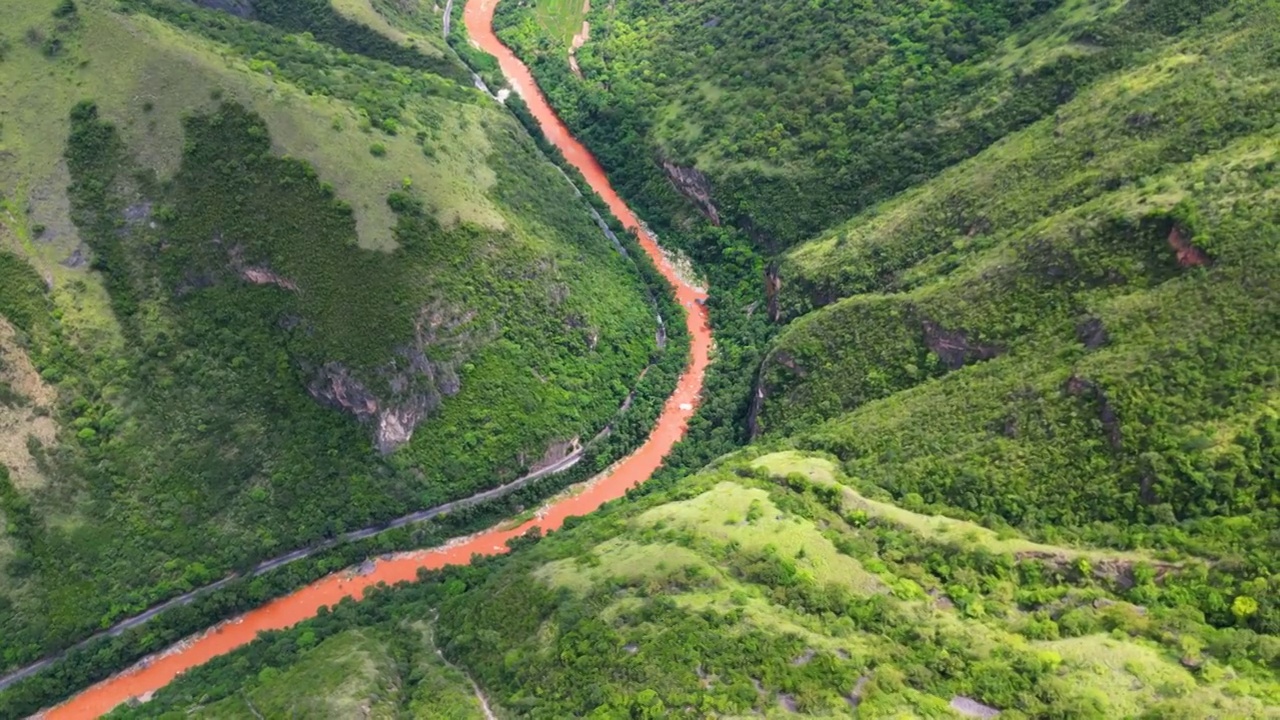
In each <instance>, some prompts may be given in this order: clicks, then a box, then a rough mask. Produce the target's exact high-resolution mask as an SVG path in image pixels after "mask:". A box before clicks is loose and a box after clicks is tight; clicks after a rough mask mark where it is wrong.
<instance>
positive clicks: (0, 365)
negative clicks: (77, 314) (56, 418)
mask: <svg viewBox="0 0 1280 720" xmlns="http://www.w3.org/2000/svg"><path fill="white" fill-rule="evenodd" d="M16 336H17V333H16V332H15V331H14V329H13V326H11V325H10V324H9V323H8V322H6V321H5V320H3V319H0V386H3V387H8V388H9V389H10V391H11V392H12V394H13V396H14V397H15V399H13V400H10V401H9V402H4V401H3V399H2V398H0V464H3V465H5V466H6V467H8V468H9V471H10V475H11V477H12V478H13V482H14V484H15V485H17V487H19V488H21V489H28V490H29V489H33V488H38V487H41V486H43V485H44V484H45V483H46V481H47V478H45V477H44V475H43V474H41V472H40V469H39V467H38V466H37V465H36V461H35V458H34V457H32V455H31V452H30V450H29V449H28V444H29V440H28V438H35V440H36V441H37V442H39V443H40V445H42V446H43V447H46V448H47V447H50V446H52V445H53V444H54V442H55V441H56V440H57V426H56V425H55V424H54V422H53V418H52V417H50V416H49V415H48V414H47V413H44V412H38V409H41V410H48V409H49V408H50V407H51V406H52V405H53V402H54V399H55V397H56V394H55V393H54V390H53V389H52V388H50V387H49V386H48V385H45V384H44V381H43V380H41V379H40V374H39V373H38V372H36V369H35V366H33V365H32V364H31V359H30V358H29V357H27V353H26V351H25V350H23V349H22V348H21V347H20V346H19V345H18V342H17V337H16Z"/></svg>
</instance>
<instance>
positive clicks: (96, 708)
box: [42, 0, 711, 720]
mask: <svg viewBox="0 0 1280 720" xmlns="http://www.w3.org/2000/svg"><path fill="white" fill-rule="evenodd" d="M497 3H498V0H469V2H467V6H466V10H465V11H464V13H463V17H464V20H465V22H466V27H467V32H468V33H469V34H470V36H471V38H472V40H473V41H475V42H476V44H478V45H479V46H480V47H481V48H482V49H483V50H485V51H486V52H488V53H489V54H491V55H493V56H495V57H496V58H498V63H499V65H500V66H501V68H502V72H503V74H505V75H506V77H507V79H508V81H509V82H510V83H511V86H512V87H513V89H514V90H515V91H516V92H517V93H519V94H520V95H521V96H522V97H523V98H524V100H525V102H526V103H527V104H528V106H529V110H530V111H531V112H532V113H533V116H534V117H535V118H537V120H538V123H539V124H540V125H541V126H542V131H543V133H544V134H545V135H546V137H547V139H548V140H549V141H551V143H553V144H554V145H555V146H556V147H557V148H559V149H560V152H561V153H563V154H564V157H565V159H566V160H568V161H569V162H570V163H571V164H573V166H574V167H576V168H577V169H578V170H579V171H580V172H581V173H582V175H583V177H585V178H586V180H587V184H588V185H590V186H591V189H593V190H595V191H596V193H597V194H599V195H600V197H601V198H603V199H604V201H605V202H606V203H607V204H608V205H609V209H610V210H612V211H613V214H614V215H615V216H616V217H617V218H618V219H619V220H621V221H622V223H623V225H625V226H627V227H629V228H637V229H639V228H641V225H640V222H639V221H638V220H637V218H636V216H635V215H634V214H633V213H632V212H631V210H630V208H628V207H627V206H626V204H625V203H623V202H622V198H620V197H618V194H617V193H616V192H615V191H614V189H613V187H612V186H611V185H610V184H609V180H608V178H607V177H606V176H605V173H604V170H603V169H602V168H601V167H600V164H599V163H598V162H596V159H595V157H594V156H592V155H591V153H590V152H588V151H587V149H586V148H585V147H584V146H583V145H582V144H581V143H579V142H578V141H577V139H576V138H574V137H573V135H571V134H570V133H569V129H568V128H567V127H565V125H564V123H562V122H560V119H559V118H557V117H556V115H555V113H554V112H552V110H551V107H550V106H549V105H548V104H547V101H546V98H545V97H543V95H542V92H541V91H540V90H539V89H538V86H537V84H536V83H535V82H534V81H533V76H532V75H531V74H530V73H529V69H528V68H526V67H525V66H524V64H523V63H521V62H520V61H519V60H518V59H517V58H516V56H515V55H514V54H513V53H512V52H511V51H510V50H508V49H507V48H506V47H504V46H503V45H502V43H501V42H499V41H498V38H497V36H496V35H494V34H493V29H492V22H493V11H494V8H495V7H496V6H497ZM639 235H640V245H641V246H642V247H643V248H644V251H645V252H646V253H648V255H649V257H651V258H652V259H653V261H654V262H655V263H656V264H657V266H658V268H659V269H660V270H661V271H662V274H663V275H665V276H666V277H667V279H668V280H670V281H671V283H672V285H674V286H675V288H676V296H677V298H678V299H679V301H680V304H681V305H683V306H684V308H685V322H686V323H687V324H688V327H689V336H690V339H691V342H690V357H689V365H688V367H686V368H685V371H684V374H683V375H682V376H681V377H680V381H679V383H678V384H677V386H676V390H675V392H674V393H673V394H672V395H671V397H669V398H667V402H666V405H665V406H664V407H663V410H662V414H661V415H660V416H659V417H658V422H657V425H656V426H655V427H654V429H653V432H652V433H651V434H650V435H649V437H648V439H647V440H645V442H644V444H643V445H641V446H640V448H639V449H637V450H636V451H635V452H633V453H632V454H631V455H629V456H627V457H626V458H625V459H623V460H621V461H620V462H618V463H616V464H615V465H614V466H613V467H612V468H610V469H609V470H608V471H606V472H605V473H603V474H602V475H600V476H599V477H597V478H595V479H593V480H591V481H590V482H589V483H587V485H586V486H585V488H584V489H582V491H581V492H578V493H577V494H574V495H572V496H568V497H564V498H561V499H558V500H553V501H552V502H551V503H550V504H548V505H546V506H544V507H543V508H542V509H541V510H539V511H538V513H537V515H536V516H535V517H534V518H533V519H532V520H529V521H527V522H524V523H520V524H518V525H514V526H508V525H502V526H499V527H497V528H494V529H491V530H488V531H484V532H481V533H478V534H476V535H472V536H469V537H467V538H465V539H462V540H459V541H456V542H454V543H451V544H448V545H445V546H443V547H440V548H434V549H430V550H421V551H416V552H410V553H402V554H400V555H396V556H393V557H391V558H389V559H379V560H377V561H375V562H374V566H373V568H372V570H371V571H369V572H365V573H362V574H357V573H354V572H352V571H350V570H347V571H343V572H338V573H334V574H333V575H329V576H328V577H325V578H322V579H320V580H318V581H316V582H314V583H312V584H311V585H308V586H306V587H304V588H302V589H300V590H298V591H297V592H294V593H293V594H291V595H287V596H285V597H282V598H279V599H277V600H274V601H272V602H270V603H267V604H266V605H263V606H262V607H260V608H257V609H256V610H251V611H249V612H247V613H245V614H244V615H241V616H239V617H236V618H233V619H231V620H228V621H226V622H223V623H219V624H218V625H216V626H214V627H213V628H210V629H209V630H207V631H205V632H204V633H203V634H201V635H198V636H196V637H193V638H189V639H188V640H186V641H184V642H182V643H180V644H178V645H177V646H175V647H174V648H171V649H170V650H168V651H165V652H163V653H160V654H158V655H156V656H152V657H151V658H148V659H146V660H143V661H142V662H141V663H139V664H138V665H135V666H134V667H133V668H130V669H129V670H126V671H124V672H122V673H120V674H118V675H115V676H112V677H111V678H108V679H107V680H104V681H103V682H101V683H98V684H97V685H94V686H92V687H90V688H89V689H87V690H85V691H83V692H81V693H80V694H79V695H76V696H75V697H73V698H71V699H70V700H68V701H67V702H65V703H63V704H62V705H59V706H57V707H55V708H53V709H50V710H47V711H45V712H44V713H42V716H43V717H45V718H48V720H55V719H62V718H68V719H69V718H75V719H76V720H80V719H82V718H90V717H97V716H99V715H102V714H104V713H106V712H108V711H109V710H111V709H112V708H113V707H115V706H116V705H119V704H120V703H123V702H125V701H127V700H129V699H130V698H136V697H146V696H147V695H148V694H149V693H152V692H155V691H156V690H158V689H160V688H161V687H164V686H165V685H166V684H168V683H169V682H170V681H171V680H173V679H174V678H175V677H176V676H177V675H179V674H180V673H182V672H184V671H186V670H189V669H190V668H193V667H196V666H198V665H201V664H203V663H205V662H207V661H208V660H210V659H212V658H214V657H217V656H218V655H222V654H225V653H228V652H231V651H232V650H234V649H236V648H238V647H240V646H242V645H245V644H247V643H249V642H251V641H253V639H254V638H256V637H257V635H258V633H260V632H262V631H265V630H280V629H283V628H287V627H290V626H292V625H295V624H297V623H299V622H301V621H303V620H306V619H307V618H310V617H313V616H314V615H315V614H316V612H317V611H318V610H319V609H320V608H321V607H324V606H327V605H333V604H336V603H337V602H338V601H339V600H342V599H343V598H346V597H353V598H356V599H359V598H360V597H361V596H362V594H363V592H364V590H365V589H366V588H369V587H372V586H374V585H377V584H378V583H387V584H395V583H398V582H401V581H405V580H414V579H416V578H417V574H418V569H419V568H426V569H436V568H440V567H444V566H445V565H464V564H466V563H468V562H470V560H471V556H472V555H473V554H478V555H493V554H497V553H502V552H506V545H505V543H506V541H507V540H510V539H511V538H514V537H517V536H519V535H522V534H524V533H525V532H526V531H528V530H529V529H530V528H532V527H535V526H536V527H540V528H542V529H543V531H548V530H555V529H557V528H559V527H560V526H561V525H562V524H563V523H564V521H565V518H568V517H571V516H576V515H586V514H588V513H590V512H592V511H593V510H595V509H596V508H598V507H600V506H601V505H602V504H604V503H605V502H608V501H609V500H613V499H616V498H619V497H622V496H623V495H624V494H625V493H626V491H627V490H628V489H629V488H631V487H634V486H636V485H638V484H640V483H642V482H644V481H645V480H647V479H648V478H649V476H650V475H652V474H653V472H654V471H655V470H657V469H658V467H659V466H661V465H662V459H663V458H664V457H666V455H667V453H668V452H670V451H671V448H672V446H674V445H675V443H676V441H678V440H679V439H680V438H681V437H683V436H684V432H685V427H686V424H687V423H688V421H689V418H690V417H691V416H692V415H693V412H694V407H695V406H696V404H697V400H698V395H699V393H700V392H701V390H702V382H703V377H704V375H705V373H706V369H707V364H708V362H709V360H710V351H711V329H710V326H709V324H708V322H707V314H706V309H705V308H704V307H703V306H702V304H701V302H700V301H702V300H704V299H705V298H706V296H705V293H703V292H702V291H701V290H699V289H697V288H695V287H693V286H691V285H690V284H688V283H687V282H686V281H685V280H684V279H682V278H681V277H680V276H679V274H678V273H676V271H675V269H674V268H673V267H672V265H671V264H670V263H669V262H668V261H667V259H666V258H665V257H664V256H663V254H662V251H661V250H660V249H659V248H658V245H657V243H656V242H655V241H654V239H653V237H651V236H650V235H649V234H648V233H647V232H645V231H643V230H640V231H639Z"/></svg>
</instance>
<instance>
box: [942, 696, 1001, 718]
mask: <svg viewBox="0 0 1280 720" xmlns="http://www.w3.org/2000/svg"><path fill="white" fill-rule="evenodd" d="M951 709H952V710H955V711H956V712H958V713H960V714H961V715H967V716H969V717H975V718H984V720H990V718H993V717H995V716H997V715H999V714H1000V711H999V710H997V709H996V708H993V707H991V706H990V705H983V704H982V703H980V702H978V701H977V700H974V699H973V698H969V697H965V696H964V695H956V696H955V697H953V698H951Z"/></svg>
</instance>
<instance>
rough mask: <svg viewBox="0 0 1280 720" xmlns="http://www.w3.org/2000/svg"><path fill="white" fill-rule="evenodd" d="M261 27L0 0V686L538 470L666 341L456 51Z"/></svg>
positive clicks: (333, 16) (189, 14)
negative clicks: (111, 628) (258, 575)
mask: <svg viewBox="0 0 1280 720" xmlns="http://www.w3.org/2000/svg"><path fill="white" fill-rule="evenodd" d="M233 4H234V3H233ZM215 5H216V3H215ZM250 6H251V7H252V16H253V17H254V18H256V19H255V20H245V19H241V18H238V17H236V16H234V15H232V14H228V13H223V12H217V11H213V10H204V9H201V8H199V7H196V6H194V5H191V4H189V3H185V2H178V1H177V0H174V1H172V2H170V1H168V0H155V1H154V2H152V1H150V0H136V1H131V2H126V3H121V4H117V3H114V2H105V1H104V2H98V1H96V0H84V1H82V2H78V3H72V2H57V1H52V0H51V1H49V2H6V3H4V7H3V14H4V16H5V18H6V21H5V27H4V29H3V34H4V37H3V48H4V52H3V61H2V62H0V96H2V97H3V102H2V103H0V105H2V106H3V110H0V122H2V123H3V128H2V130H0V132H2V135H0V143H3V144H2V145H0V173H3V175H2V177H3V178H4V181H3V187H4V191H3V192H4V196H3V203H4V205H3V212H2V213H0V221H2V222H0V237H2V238H3V242H4V251H3V252H0V317H2V318H3V320H2V321H0V347H2V348H3V351H4V367H3V369H0V379H2V380H3V382H4V384H3V385H0V389H3V394H2V395H0V410H3V415H2V416H0V420H3V423H0V438H2V439H3V444H4V450H3V453H2V454H0V458H2V459H3V461H4V464H5V465H6V466H9V467H11V469H12V472H5V473H4V481H3V482H2V483H0V490H3V492H0V497H3V498H4V502H3V504H0V517H2V518H3V523H0V527H3V528H4V530H5V532H4V537H5V539H4V541H3V542H2V543H0V559H3V560H4V561H5V562H4V565H3V568H0V666H3V667H5V668H8V667H13V666H16V665H18V664H21V663H24V662H29V661H31V660H33V659H35V658H37V657H39V656H40V655H41V654H42V653H45V652H48V651H50V650H52V649H56V648H58V647H62V646H65V645H66V644H68V643H69V642H71V641H73V640H75V639H78V638H79V637H82V636H83V635H85V634H87V633H88V632H90V631H92V630H95V629H100V628H103V627H106V626H107V625H109V624H110V623H112V622H113V621H115V620H117V619H120V618H123V617H127V616H129V615H131V614H133V613H136V612H139V611H141V610H143V609H145V608H146V607H148V606H149V605H151V604H153V603H155V602H157V601H159V600H161V599H164V598H166V597H169V596H172V595H176V594H178V593H180V592H183V591H185V590H188V589H191V588H192V587H195V586H199V585H202V584H204V583H207V582H210V581H212V580H215V579H217V578H220V577H222V576H223V575H225V574H226V573H227V572H229V571H231V570H232V569H233V568H245V567H248V566H250V565H251V564H252V563H254V562H256V561H257V560H259V559H262V558H264V557H270V556H272V555H276V554H280V553H283V552H286V551H288V550H290V549H292V548H295V547H300V546H303V545H306V544H308V543H311V542H314V541H316V540H318V539H321V538H323V537H328V536H332V535H333V534H335V533H337V532H341V531H344V530H351V529H355V528H359V527H363V526H366V525H370V524H373V523H375V522H379V521H382V520H386V519H389V518H391V517H395V516H397V515H401V514H404V513H406V512H408V511H411V510H414V509H418V508H422V507H429V506H431V505H434V504H438V503H440V502H443V501H445V500H447V499H451V498H455V497H459V496H462V495H467V494H470V493H471V492H474V491H476V490H478V489H482V488H485V487H489V486H493V485H497V484H499V483H500V482H503V481H506V480H510V479H512V478H514V477H516V476H517V475H519V474H521V473H522V472H523V471H524V470H527V469H529V468H530V467H536V466H539V465H540V464H543V463H550V462H552V461H556V460H559V459H561V457H563V456H564V454H565V453H567V452H569V451H570V450H571V449H572V448H574V447H576V446H578V445H580V444H581V443H583V442H586V441H587V440H588V439H589V438H591V437H592V436H593V435H595V434H596V433H597V432H598V431H600V430H601V429H602V428H603V427H604V426H605V425H606V424H607V423H609V422H610V421H611V420H612V419H613V418H614V417H615V415H616V414H617V412H618V408H619V407H620V406H621V405H622V403H623V401H624V399H625V398H626V396H627V394H628V391H629V388H631V387H632V386H634V384H635V383H636V380H637V378H638V377H639V376H640V375H641V372H642V371H643V370H644V369H645V367H646V365H647V364H648V363H649V362H650V360H651V357H652V356H653V355H654V354H655V353H656V352H657V348H656V343H655V335H656V331H657V324H656V320H655V318H654V308H653V304H652V302H651V297H650V290H649V289H648V288H646V287H645V285H644V283H643V282H642V281H641V275H640V273H639V272H638V271H637V269H636V267H635V266H634V265H633V264H632V262H631V261H630V260H629V259H627V258H626V257H624V256H623V255H622V254H621V253H620V252H619V251H618V249H617V248H616V247H615V246H614V244H613V243H611V242H610V241H609V239H607V238H606V237H605V236H604V235H603V234H601V232H600V231H599V229H598V228H597V227H596V225H595V224H594V222H593V220H592V219H591V216H590V215H589V213H588V212H587V208H586V207H585V205H584V204H583V203H582V201H581V200H579V199H577V198H575V197H574V191H573V188H572V187H571V186H570V184H569V183H567V182H566V181H565V180H564V178H563V177H561V175H560V173H559V171H558V170H557V169H556V168H555V167H554V166H553V165H551V164H550V163H547V162H546V161H545V159H544V158H543V157H542V156H541V155H540V154H539V153H538V151H537V149H536V148H535V146H534V144H533V142H532V141H531V140H530V139H529V137H528V136H527V134H526V133H525V132H524V131H523V130H522V129H521V128H520V126H519V124H518V123H517V122H516V121H515V120H514V119H513V118H512V117H511V116H510V115H509V114H508V113H507V112H505V111H504V110H502V108H501V107H500V106H499V105H498V104H497V103H494V102H493V101H492V100H491V99H490V98H488V97H486V96H485V95H484V94H482V93H480V92H478V91H476V90H474V89H473V88H472V87H471V79H470V74H469V73H468V72H467V71H466V69H465V68H464V67H463V66H462V65H461V64H460V63H459V62H458V61H457V59H456V58H455V57H454V56H453V55H452V54H450V53H446V52H445V51H444V50H443V49H441V48H440V47H436V51H435V53H434V54H424V53H423V52H419V51H418V50H414V49H406V47H404V46H402V45H399V44H397V43H395V42H393V41H390V40H387V39H384V38H383V37H382V36H381V35H379V34H377V33H376V32H375V31H373V30H370V29H368V28H365V27H364V26H362V25H359V24H356V23H353V22H351V21H349V20H345V19H344V16H343V15H341V14H339V13H338V12H337V11H336V10H334V9H332V8H330V7H329V5H328V4H327V3H294V4H288V3H270V2H265V1H264V2H256V3H241V4H239V5H237V6H236V8H232V9H237V8H239V9H244V8H247V7H250ZM277 23H278V24H277ZM304 31H305V32H304ZM427 49H428V50H429V49H430V48H427ZM24 260H26V261H29V263H30V264H28V262H24ZM33 368H34V370H38V372H39V376H38V377H35V376H34V375H33ZM51 424H53V425H56V432H53V431H52V429H51Z"/></svg>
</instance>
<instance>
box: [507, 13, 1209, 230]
mask: <svg viewBox="0 0 1280 720" xmlns="http://www.w3.org/2000/svg"><path fill="white" fill-rule="evenodd" d="M1225 4H1226V3H1225V2H1223V1H1221V0H1214V1H1213V2H1202V1H1201V0H1194V1H1192V0H1177V1H1175V2H1171V1H1169V0H1135V1H1134V2H1124V1H1123V0H1114V1H1113V0H1034V1H1033V0H964V1H962V2H933V1H931V0H912V1H910V2H887V1H885V2H881V1H872V2H858V3H852V2H817V3H815V2H800V1H799V0H790V1H787V2H778V3H749V4H747V5H745V6H744V5H743V4H741V3H735V2H731V1H730V0H713V1H709V2H699V3H659V2H647V1H645V0H619V1H618V2H610V3H593V4H592V5H591V11H590V12H589V13H588V16H587V20H588V22H589V23H590V40H589V42H587V43H586V44H585V45H584V46H583V47H581V48H579V49H578V50H576V51H575V53H574V55H575V58H576V63H577V67H578V68H580V72H579V73H575V72H574V71H573V70H572V68H571V67H570V65H569V63H568V62H567V61H566V58H567V54H568V48H567V47H566V44H567V41H566V40H565V39H564V38H563V37H562V36H560V35H559V34H557V33H555V32H553V31H550V30H548V29H547V28H546V23H545V21H544V20H543V18H544V16H545V15H546V14H547V13H548V12H549V11H554V9H555V8H557V7H559V3H556V2H551V1H550V0H529V1H527V2H512V3H502V4H500V5H499V16H498V20H497V25H498V27H499V28H500V36H501V37H502V38H503V39H504V40H506V41H507V42H509V43H511V45H512V46H513V47H514V48H515V49H516V51H517V52H519V53H520V54H521V55H522V56H523V57H524V58H525V59H526V61H529V62H530V63H531V65H532V67H533V68H534V71H535V72H536V73H537V74H538V76H539V78H540V79H541V80H540V82H541V84H542V85H544V86H545V87H546V89H547V91H548V92H549V94H550V97H551V98H552V100H553V101H554V103H555V105H556V106H557V107H558V108H560V110H561V112H562V114H564V115H565V117H566V120H567V121H568V122H569V124H570V125H571V126H573V127H575V128H576V129H580V130H581V132H582V135H583V138H584V140H586V141H587V142H588V144H590V145H591V146H592V147H593V148H596V152H597V154H598V155H600V158H601V162H602V163H603V164H604V165H605V167H607V168H609V169H610V170H611V171H612V172H613V173H614V174H615V175H617V176H618V178H619V181H620V182H621V183H622V185H623V187H624V189H625V190H627V191H630V194H632V195H633V196H640V195H642V194H645V193H649V194H653V193H657V192H659V191H658V190H657V189H656V188H655V187H654V181H653V179H652V175H653V174H654V173H655V171H657V172H658V173H659V174H660V175H665V177H666V178H670V181H671V182H673V183H674V184H675V185H676V186H677V187H678V188H679V189H680V190H681V191H682V192H683V193H684V194H685V195H686V196H688V197H689V198H690V199H691V201H692V204H693V205H694V206H695V207H697V208H698V210H699V211H700V212H701V213H702V214H704V215H705V216H707V217H708V218H710V219H711V221H712V222H713V223H715V224H717V225H719V224H722V223H724V224H729V225H734V226H737V227H740V228H743V229H745V230H746V231H747V232H748V233H749V234H750V235H751V236H752V238H753V239H754V240H755V241H756V242H757V243H760V244H763V245H764V246H766V247H769V248H770V249H776V248H778V247H783V246H786V245H789V244H792V243H795V242H797V241H800V240H803V239H806V238H808V237H810V236H811V235H813V234H814V233H815V232H817V231H820V230H822V229H823V228H826V227H828V226H829V225H831V224H832V223H835V222H839V221H842V220H845V219H847V218H848V217H849V216H850V215H852V214H853V213H854V212H856V211H858V210H860V209H862V208H864V207H866V206H867V205H868V204H869V203H872V202H875V201H877V200H881V199H884V198H886V197H888V196H890V195H891V194H893V193H895V192H897V191H900V190H902V189H904V188H906V187H909V186H911V185H913V184H916V183H918V182H920V181H921V180H923V179H925V178H928V177H929V176H930V175H932V174H933V173H935V172H937V171H939V170H941V169H942V168H945V167H947V166H948V165H950V164H952V163H954V162H956V161H958V160H961V159H963V158H965V157H969V156H971V155H973V154H974V153H976V152H978V151H980V150H982V149H983V148H985V147H987V146H988V145H990V144H991V143H993V142H995V141H996V140H998V139H999V138H1001V137H1002V136H1004V135H1005V134H1007V133H1008V132H1010V131H1012V130H1015V129H1017V128H1019V127H1022V126H1024V125H1026V124H1027V123H1030V122H1033V121H1035V120H1036V119H1039V118H1042V117H1045V116H1048V115H1051V114H1052V113H1053V111H1054V108H1055V107H1057V106H1058V105H1060V104H1062V103H1063V102H1066V101H1068V100H1069V99H1070V98H1071V97H1072V96H1073V95H1074V94H1075V92H1076V91H1077V90H1078V89H1079V88H1082V87H1084V86H1086V85H1087V84H1088V83H1089V82H1090V81H1092V80H1093V79H1095V78H1097V77H1099V76H1100V75H1101V74H1103V73H1106V72H1109V71H1112V70H1114V69H1116V68H1118V67H1122V66H1124V65H1126V64H1128V63H1129V62H1132V61H1133V60H1134V59H1135V58H1136V57H1140V56H1141V54H1142V53H1143V52H1145V51H1146V50H1147V49H1148V48H1150V47H1151V46H1153V45H1157V44H1159V43H1160V41H1161V38H1162V37H1164V35H1166V34H1173V33H1176V32H1177V31H1179V30H1181V29H1182V28H1184V27H1186V26H1187V25H1189V24H1193V23H1194V22H1195V21H1196V20H1197V19H1198V18H1199V17H1202V16H1204V15H1206V14H1208V13H1210V12H1212V11H1213V10H1214V9H1216V8H1220V7H1223V6H1224V5H1225Z"/></svg>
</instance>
